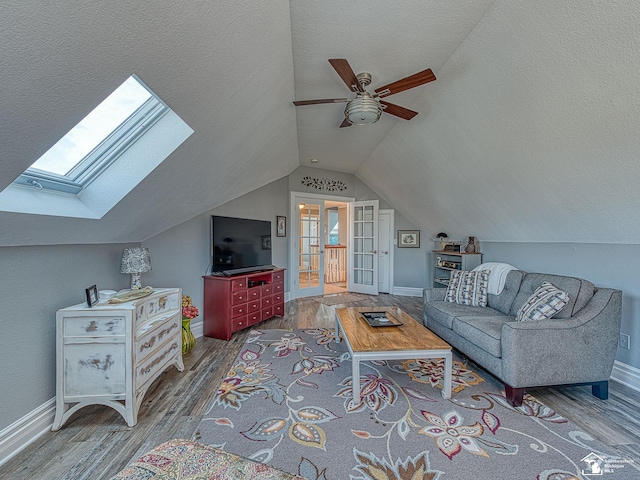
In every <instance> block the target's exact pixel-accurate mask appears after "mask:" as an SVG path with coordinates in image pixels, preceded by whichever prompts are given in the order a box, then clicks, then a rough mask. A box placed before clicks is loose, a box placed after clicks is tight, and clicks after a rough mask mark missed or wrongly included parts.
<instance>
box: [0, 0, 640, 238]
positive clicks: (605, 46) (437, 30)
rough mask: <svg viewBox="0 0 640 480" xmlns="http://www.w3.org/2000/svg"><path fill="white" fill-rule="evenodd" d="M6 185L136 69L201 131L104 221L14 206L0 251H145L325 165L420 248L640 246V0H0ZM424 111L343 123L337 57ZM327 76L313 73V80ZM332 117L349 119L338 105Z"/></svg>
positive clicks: (0, 180) (2, 218) (0, 119)
mask: <svg viewBox="0 0 640 480" xmlns="http://www.w3.org/2000/svg"><path fill="white" fill-rule="evenodd" d="M2 10H3V11H2V15H1V16H0V35H1V38H2V44H1V46H0V61H1V63H2V68H1V69H0V85H2V89H0V131H1V132H2V136H1V138H0V188H2V187H4V186H5V185H7V184H9V183H10V182H11V181H12V180H13V179H14V178H15V177H17V176H18V174H19V173H21V172H22V171H23V170H24V169H25V168H26V167H27V166H28V165H30V164H31V163H32V162H33V160H34V159H35V158H37V157H38V156H39V155H40V154H41V153H43V152H44V151H45V150H46V149H47V148H49V146H51V145H52V144H53V143H54V142H55V141H56V140H57V139H58V138H59V137H61V136H62V135H63V134H64V133H66V131H68V130H69V128H71V127H72V126H73V125H74V124H75V123H76V122H77V121H78V120H80V118H82V117H83V116H84V115H85V114H86V113H87V112H88V111H89V110H90V109H91V108H93V106H95V105H96V104H97V103H98V102H99V101H100V100H101V99H103V98H104V97H105V96H106V95H107V94H108V93H110V92H111V91H112V90H113V89H114V88H115V87H116V86H117V85H119V84H120V83H121V82H122V81H123V80H124V79H125V78H127V77H128V76H129V75H130V74H131V73H137V74H138V75H139V76H140V77H141V79H142V80H143V81H144V82H146V83H147V84H148V85H149V86H150V87H151V88H152V89H153V90H154V91H155V92H156V93H158V94H159V95H160V97H161V98H163V99H164V100H165V101H166V102H167V103H168V104H169V106H171V107H172V108H173V109H174V110H175V111H176V113H178V115H180V116H181V117H182V118H183V119H184V120H185V121H186V123H187V124H189V125H190V126H191V127H192V128H193V129H194V130H195V134H194V135H192V137H191V138H189V139H188V140H187V141H186V142H185V143H184V144H183V145H182V146H181V147H180V148H179V149H178V150H177V151H176V152H174V154H173V155H171V156H170V157H169V158H168V159H167V161H165V162H164V163H163V164H162V165H161V166H159V167H158V168H157V169H156V170H155V171H154V172H152V174H151V175H150V176H149V177H147V179H145V180H144V181H143V182H142V183H141V184H140V185H139V186H138V187H137V188H136V189H134V190H133V191H132V192H131V193H130V194H129V195H128V196H127V197H125V199H124V200H123V201H122V202H120V203H119V204H118V205H117V206H116V207H115V208H114V209H113V210H112V211H110V212H109V213H108V214H107V215H106V216H105V217H104V218H103V219H101V220H79V219H65V218H57V217H43V216H37V215H21V214H10V213H2V212H0V225H1V226H2V228H0V245H29V244H56V243H109V242H132V241H143V240H145V239H147V238H149V237H151V236H154V235H156V234H158V233H160V232H163V231H165V230H167V229H169V228H171V227H172V226H175V225H178V224H180V223H182V222H183V221H185V220H187V219H189V218H193V217H195V216H197V215H198V214H200V213H202V212H205V211H208V210H211V209H212V208H214V207H216V206H217V205H220V204H222V203H225V202H227V201H229V200H231V199H233V198H235V197H238V196H240V195H243V194H244V193H247V192H249V191H252V190H254V189H256V188H258V187H260V186H262V185H265V184H267V183H269V182H271V181H274V180H276V179H278V178H281V177H283V176H285V175H287V174H289V173H290V172H291V171H293V170H294V169H295V168H296V167H297V166H299V165H301V164H302V165H309V163H308V161H309V159H310V158H313V157H315V158H319V159H320V160H321V161H320V163H319V164H318V167H320V168H325V169H333V170H338V171H344V172H348V173H356V175H357V176H358V177H359V178H361V179H362V180H363V181H364V182H366V183H367V184H368V185H369V186H371V187H372V188H373V189H374V190H376V192H377V193H379V194H380V195H381V196H382V197H383V198H385V199H386V200H387V201H388V202H389V203H390V204H391V205H393V207H394V208H396V209H398V210H399V211H400V212H401V213H402V214H403V215H404V216H405V217H407V218H408V219H410V220H412V221H413V222H415V224H416V225H417V226H419V227H421V228H423V230H424V234H425V235H433V234H435V233H436V232H438V231H442V230H444V231H446V232H448V233H449V234H450V235H452V236H453V237H456V238H463V237H464V236H467V235H475V236H478V237H479V238H480V239H481V240H482V241H487V240H498V241H540V242H556V241H577V242H610V241H616V242H627V243H639V242H640V238H639V237H640V229H638V228H637V225H638V224H639V220H640V218H639V216H640V210H639V209H638V207H637V204H638V194H637V193H636V192H637V186H636V184H637V178H639V177H640V162H639V161H638V159H639V157H640V155H639V154H640V144H639V143H640V140H639V139H640V93H639V92H640V89H639V88H638V86H639V85H640V81H639V80H640V54H639V52H640V38H639V37H640V33H639V32H640V4H639V3H638V2H637V1H636V0H616V1H602V0H569V1H566V2H557V1H555V0H541V1H537V2H528V1H525V0H516V1H513V0H501V1H500V0H496V1H493V0H480V1H478V0H456V1H453V2H442V1H440V0H420V1H418V0H410V1H407V2H402V3H401V4H398V5H396V4H394V3H390V2H388V1H384V0H367V1H365V0H354V1H353V2H342V1H339V0H326V1H323V2H308V1H306V0H291V1H290V2H288V1H284V0H270V1H268V2H255V1H249V0H245V1H242V0H241V1H232V0H216V1H211V2H205V1H193V0H178V1H174V2H161V3H159V2H153V1H151V0H139V1H136V2H130V1H126V0H114V1H110V2H98V1H89V2H75V1H70V0H61V1H59V2H54V3H52V4H50V5H49V4H48V3H46V2H39V1H36V0H25V1H23V2H10V3H8V4H6V5H3V9H2ZM340 57H346V58H348V59H349V60H350V62H351V63H352V65H353V67H354V69H355V70H357V72H356V73H358V72H360V71H369V72H370V73H372V74H373V75H374V79H375V80H374V85H372V86H373V87H376V86H379V85H381V84H384V83H387V82H390V81H393V80H396V79H398V78H400V77H403V76H406V75H410V74H412V73H415V72H416V71H419V70H422V69H424V68H426V67H431V68H432V69H433V70H434V72H435V73H436V76H437V77H438V79H437V81H435V82H433V83H431V84H428V85H426V86H423V87H420V88H417V89H414V90H411V91H409V92H405V93H401V94H399V95H398V96H395V97H392V98H390V100H393V101H394V103H398V104H400V105H403V106H406V107H409V108H412V109H414V110H417V111H418V112H420V114H419V115H418V116H417V117H416V118H414V119H413V120H411V121H410V122H406V121H403V120H399V119H395V118H394V117H391V116H389V115H383V119H382V120H381V121H380V122H378V123H377V124H374V125H371V126H368V127H350V128H346V129H339V128H337V125H339V123H340V121H341V107H342V106H336V105H321V106H316V107H308V108H315V110H302V109H297V110H296V108H295V107H293V105H292V104H291V102H292V100H294V99H304V98H309V97H311V98H324V97H341V96H347V94H348V92H346V91H345V90H346V89H345V85H344V84H343V83H342V82H341V81H340V79H339V77H337V75H336V74H335V72H334V71H332V69H331V67H330V66H329V65H328V63H327V59H328V58H340ZM316 65H317V66H318V67H317V70H316V69H315V68H316V67H314V66H316ZM329 107H332V108H333V107H337V109H336V108H333V109H330V108H329Z"/></svg>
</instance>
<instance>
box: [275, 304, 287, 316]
mask: <svg viewBox="0 0 640 480" xmlns="http://www.w3.org/2000/svg"><path fill="white" fill-rule="evenodd" d="M273 314H274V315H278V316H279V317H284V303H274V304H273Z"/></svg>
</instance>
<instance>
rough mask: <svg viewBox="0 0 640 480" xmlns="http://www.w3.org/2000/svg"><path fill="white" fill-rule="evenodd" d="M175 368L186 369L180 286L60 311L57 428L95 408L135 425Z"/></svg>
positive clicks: (57, 340)
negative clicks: (153, 388)
mask: <svg viewBox="0 0 640 480" xmlns="http://www.w3.org/2000/svg"><path fill="white" fill-rule="evenodd" d="M171 365H175V366H176V367H177V368H178V370H180V371H182V370H184V364H183V363H182V291H181V290H180V289H179V288H165V289H158V290H156V291H155V292H153V293H152V294H151V295H148V296H146V297H143V298H139V299H137V300H132V301H130V302H125V303H120V304H107V303H99V304H98V305H96V306H94V307H93V308H88V307H87V306H86V304H80V305H74V306H72V307H68V308H63V309H61V310H58V312H57V313H56V416H55V419H54V421H53V427H52V430H54V431H55V430H58V429H60V428H61V427H62V425H63V424H64V423H65V422H66V421H67V420H68V419H69V417H70V416H71V415H73V414H74V413H75V412H76V411H78V410H79V409H80V408H82V407H85V406H87V405H93V404H101V405H107V406H109V407H112V408H114V409H115V410H117V411H118V412H119V413H120V414H121V415H122V416H123V418H124V419H125V420H126V422H127V424H128V425H129V426H130V427H133V426H134V425H135V424H136V423H137V422H138V410H139V409H140V405H141V404H142V398H143V397H144V394H145V393H146V391H147V389H148V388H149V386H150V385H151V383H152V382H153V381H154V380H155V379H156V378H157V377H158V376H159V375H160V374H161V373H162V372H163V371H164V370H166V369H167V367H169V366H171Z"/></svg>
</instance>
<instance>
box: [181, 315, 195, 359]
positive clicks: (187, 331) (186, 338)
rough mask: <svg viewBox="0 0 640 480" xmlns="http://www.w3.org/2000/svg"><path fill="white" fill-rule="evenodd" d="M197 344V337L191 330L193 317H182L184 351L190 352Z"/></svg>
mask: <svg viewBox="0 0 640 480" xmlns="http://www.w3.org/2000/svg"><path fill="white" fill-rule="evenodd" d="M195 346H196V337H194V336H193V333H192V332H191V319H190V318H187V317H182V353H189V352H190V351H191V350H193V348H194V347H195Z"/></svg>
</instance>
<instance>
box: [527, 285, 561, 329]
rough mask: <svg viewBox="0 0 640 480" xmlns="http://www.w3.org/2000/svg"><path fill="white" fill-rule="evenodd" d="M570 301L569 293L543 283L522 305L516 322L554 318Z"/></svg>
mask: <svg viewBox="0 0 640 480" xmlns="http://www.w3.org/2000/svg"><path fill="white" fill-rule="evenodd" d="M568 301H569V295H567V292H564V291H562V290H560V289H559V288H557V287H555V286H554V285H552V284H550V283H549V282H542V285H540V287H538V288H537V289H536V291H535V292H533V293H532V294H531V296H530V297H529V299H528V300H527V301H526V302H524V304H522V306H521V307H520V309H519V310H518V313H517V314H516V321H518V322H526V321H530V320H546V319H549V318H553V317H554V316H556V315H557V314H558V313H559V312H560V311H561V310H562V309H563V308H564V307H565V305H566V304H567V302H568Z"/></svg>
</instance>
